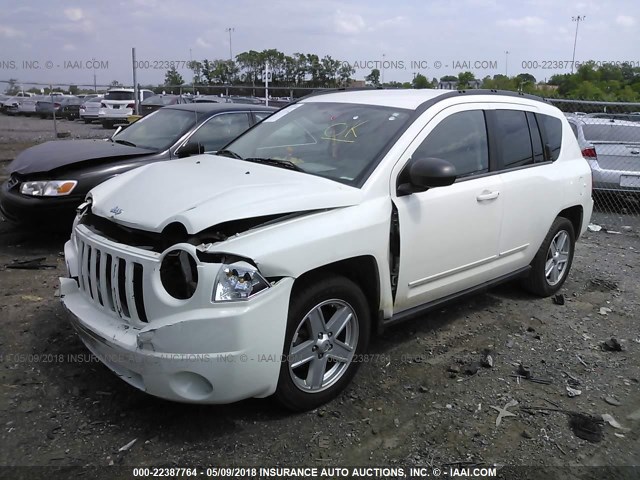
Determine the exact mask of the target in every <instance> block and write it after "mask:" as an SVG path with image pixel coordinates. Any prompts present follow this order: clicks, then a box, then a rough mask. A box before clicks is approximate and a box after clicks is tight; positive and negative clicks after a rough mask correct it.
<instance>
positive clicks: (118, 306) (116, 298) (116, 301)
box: [111, 255, 126, 318]
mask: <svg viewBox="0 0 640 480" xmlns="http://www.w3.org/2000/svg"><path fill="white" fill-rule="evenodd" d="M119 266H120V259H119V258H118V257H116V256H115V255H113V256H112V257H111V298H112V299H113V307H114V308H115V311H116V313H117V314H118V316H120V317H123V318H126V317H125V315H124V311H123V310H122V302H121V300H120V292H119V288H118V267H119Z"/></svg>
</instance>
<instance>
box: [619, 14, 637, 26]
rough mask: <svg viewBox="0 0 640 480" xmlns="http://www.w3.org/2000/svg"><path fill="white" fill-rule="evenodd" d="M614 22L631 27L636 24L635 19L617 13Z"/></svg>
mask: <svg viewBox="0 0 640 480" xmlns="http://www.w3.org/2000/svg"><path fill="white" fill-rule="evenodd" d="M616 23H617V24H618V25H622V26H623V27H633V26H634V25H635V24H636V19H635V18H633V17H630V16H629V15H618V16H617V17H616Z"/></svg>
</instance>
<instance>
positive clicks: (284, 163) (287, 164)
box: [243, 157, 304, 172]
mask: <svg viewBox="0 0 640 480" xmlns="http://www.w3.org/2000/svg"><path fill="white" fill-rule="evenodd" d="M243 160H244V161H246V162H253V163H260V164H263V165H272V166H274V167H280V168H286V169H288V170H295V171H296V172H304V170H303V169H302V168H300V167H299V166H298V165H296V164H295V163H293V162H291V161H289V160H278V159H275V158H261V157H248V158H244V159H243Z"/></svg>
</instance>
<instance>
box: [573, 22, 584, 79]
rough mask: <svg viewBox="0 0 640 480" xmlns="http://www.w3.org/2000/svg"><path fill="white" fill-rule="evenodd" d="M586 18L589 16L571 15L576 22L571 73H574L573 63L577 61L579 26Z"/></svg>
mask: <svg viewBox="0 0 640 480" xmlns="http://www.w3.org/2000/svg"><path fill="white" fill-rule="evenodd" d="M585 18H587V17H585V16H584V15H578V16H575V17H571V21H572V22H576V36H575V37H574V38H573V56H572V57H571V73H573V65H574V63H575V61H576V43H577V42H578V27H579V26H580V22H584V19H585Z"/></svg>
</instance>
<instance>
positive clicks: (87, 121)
mask: <svg viewBox="0 0 640 480" xmlns="http://www.w3.org/2000/svg"><path fill="white" fill-rule="evenodd" d="M83 120H84V123H87V124H88V123H91V120H90V119H88V118H83Z"/></svg>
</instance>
